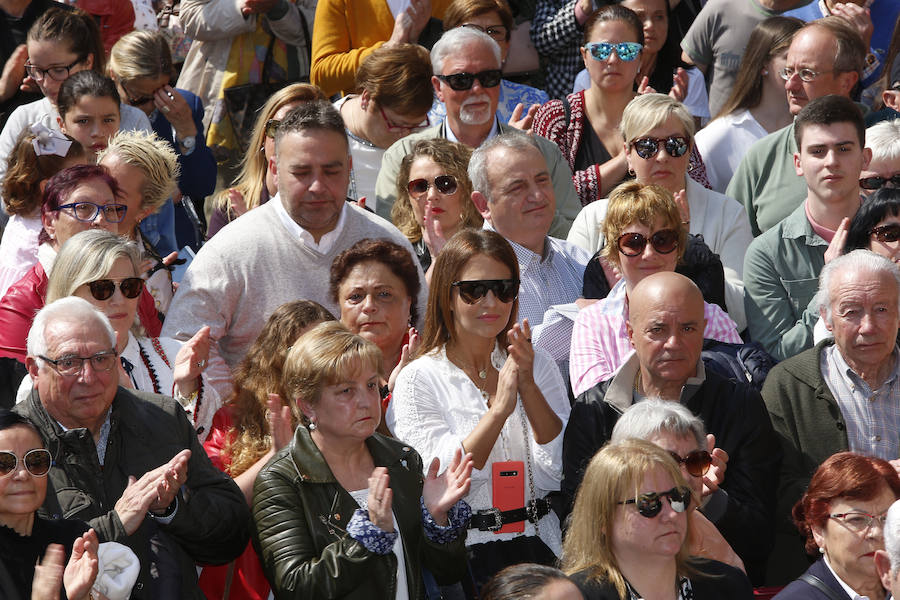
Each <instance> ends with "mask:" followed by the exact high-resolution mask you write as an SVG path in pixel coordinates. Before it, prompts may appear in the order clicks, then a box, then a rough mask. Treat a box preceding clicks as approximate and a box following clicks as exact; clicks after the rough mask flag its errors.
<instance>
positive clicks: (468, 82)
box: [437, 69, 503, 92]
mask: <svg viewBox="0 0 900 600" xmlns="http://www.w3.org/2000/svg"><path fill="white" fill-rule="evenodd" d="M502 77H503V72H502V71H501V70H500V69H488V70H487V71H481V72H479V73H453V74H452V75H438V76H437V78H438V79H440V80H441V81H443V82H444V83H446V84H447V85H449V86H450V88H451V89H454V90H456V91H457V92H462V91H463V90H470V89H472V86H473V85H474V84H475V80H476V79H477V80H478V81H480V82H481V87H483V88H492V87H497V86H498V85H500V79H501V78H502Z"/></svg>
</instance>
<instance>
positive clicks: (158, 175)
mask: <svg viewBox="0 0 900 600" xmlns="http://www.w3.org/2000/svg"><path fill="white" fill-rule="evenodd" d="M107 156H116V157H118V158H119V159H121V160H122V162H124V163H125V164H128V165H131V166H133V167H137V168H138V169H140V170H141V172H142V173H143V174H144V181H143V183H142V184H141V208H149V209H152V210H153V211H154V212H155V211H156V210H157V209H158V208H159V207H160V206H162V205H163V203H164V202H165V201H166V200H168V199H169V198H171V197H172V196H174V195H175V190H176V189H177V186H178V177H179V176H180V175H181V166H180V165H179V164H178V155H176V154H175V151H174V150H173V149H172V146H171V145H170V144H169V142H167V141H165V140H164V139H162V138H160V137H159V136H157V135H156V134H155V133H153V132H147V131H120V132H118V133H117V134H116V135H115V136H113V138H112V139H111V140H110V141H109V146H107V147H106V148H105V149H104V150H103V151H102V152H100V154H99V155H98V162H100V161H102V160H103V159H104V158H106V157H107Z"/></svg>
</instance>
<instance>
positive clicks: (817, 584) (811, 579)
mask: <svg viewBox="0 0 900 600" xmlns="http://www.w3.org/2000/svg"><path fill="white" fill-rule="evenodd" d="M800 579H802V580H803V581H805V582H806V583H808V584H809V585H811V586H813V587H814V588H816V589H817V590H819V591H820V592H822V593H823V594H825V596H826V597H828V598H829V600H847V598H845V597H844V596H842V595H840V594H838V593H837V592H835V591H834V590H833V589H831V588H830V587H828V586H827V585H826V584H825V582H824V581H822V580H821V579H819V578H818V577H816V576H815V575H812V574H810V573H804V574H803V575H801V576H800Z"/></svg>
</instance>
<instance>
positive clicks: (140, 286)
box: [88, 277, 144, 300]
mask: <svg viewBox="0 0 900 600" xmlns="http://www.w3.org/2000/svg"><path fill="white" fill-rule="evenodd" d="M117 285H118V287H119V290H121V292H122V295H123V296H125V297H126V298H128V299H129V300H133V299H135V298H137V297H138V296H140V295H141V292H143V291H144V280H143V279H141V278H140V277H126V278H125V279H123V280H122V281H120V282H119V283H118V284H117V283H116V282H115V281H113V280H112V279H98V280H97V281H92V282H90V283H88V287H89V288H90V290H91V296H93V297H94V300H108V299H109V298H112V295H113V294H115V293H116V286H117Z"/></svg>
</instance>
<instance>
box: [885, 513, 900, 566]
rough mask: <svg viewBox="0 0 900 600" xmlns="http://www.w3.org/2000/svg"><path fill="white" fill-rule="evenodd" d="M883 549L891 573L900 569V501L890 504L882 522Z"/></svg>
mask: <svg viewBox="0 0 900 600" xmlns="http://www.w3.org/2000/svg"><path fill="white" fill-rule="evenodd" d="M884 549H885V550H886V551H887V553H888V558H890V560H891V573H894V572H896V571H897V569H898V568H900V500H897V501H895V502H894V503H893V504H891V507H890V508H889V509H888V512H887V520H886V521H885V522H884Z"/></svg>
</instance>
